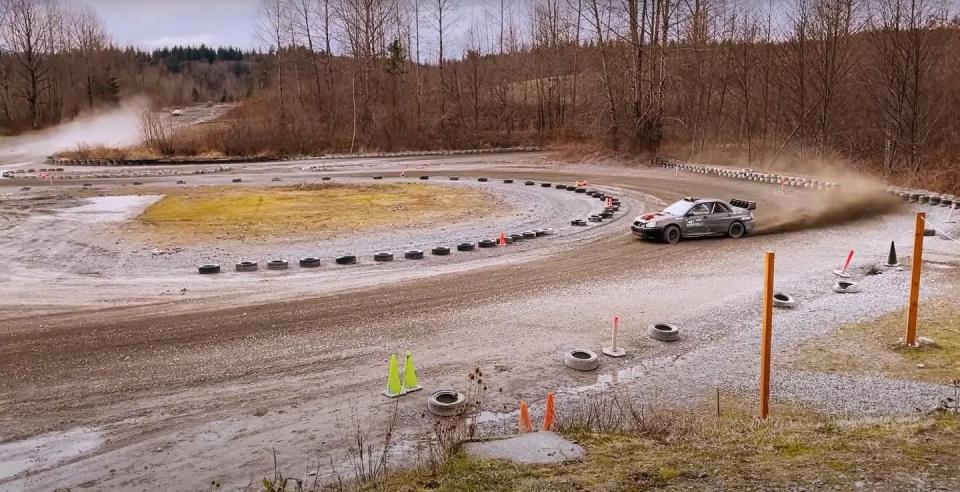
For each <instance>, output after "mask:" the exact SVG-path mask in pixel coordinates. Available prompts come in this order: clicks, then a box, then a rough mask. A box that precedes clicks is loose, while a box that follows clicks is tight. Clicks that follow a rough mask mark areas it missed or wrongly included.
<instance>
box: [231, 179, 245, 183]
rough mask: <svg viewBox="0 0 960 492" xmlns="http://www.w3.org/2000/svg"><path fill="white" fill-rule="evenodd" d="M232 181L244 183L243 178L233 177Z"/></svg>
mask: <svg viewBox="0 0 960 492" xmlns="http://www.w3.org/2000/svg"><path fill="white" fill-rule="evenodd" d="M232 181H233V182H234V183H242V182H243V178H233V180H232Z"/></svg>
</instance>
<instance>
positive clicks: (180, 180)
mask: <svg viewBox="0 0 960 492" xmlns="http://www.w3.org/2000/svg"><path fill="white" fill-rule="evenodd" d="M177 184H178V185H185V184H187V182H186V181H184V180H182V179H178V180H177Z"/></svg>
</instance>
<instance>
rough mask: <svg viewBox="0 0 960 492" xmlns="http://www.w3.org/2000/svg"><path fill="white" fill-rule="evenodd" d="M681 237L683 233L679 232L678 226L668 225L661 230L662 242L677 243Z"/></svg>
mask: <svg viewBox="0 0 960 492" xmlns="http://www.w3.org/2000/svg"><path fill="white" fill-rule="evenodd" d="M682 238H683V235H682V234H681V233H680V228H679V227H677V226H675V225H668V226H667V227H666V228H665V229H664V230H663V242H665V243H667V244H677V243H679V242H680V239H682Z"/></svg>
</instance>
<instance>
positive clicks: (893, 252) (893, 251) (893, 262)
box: [887, 241, 900, 267]
mask: <svg viewBox="0 0 960 492" xmlns="http://www.w3.org/2000/svg"><path fill="white" fill-rule="evenodd" d="M887 266H888V267H895V266H900V262H899V261H897V247H896V246H895V245H894V244H893V241H890V256H888V257H887Z"/></svg>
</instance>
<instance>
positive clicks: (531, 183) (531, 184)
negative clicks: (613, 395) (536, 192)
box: [523, 181, 537, 186]
mask: <svg viewBox="0 0 960 492" xmlns="http://www.w3.org/2000/svg"><path fill="white" fill-rule="evenodd" d="M523 184H525V185H527V186H533V185H535V184H537V183H534V182H533V181H527V182H525V183H523Z"/></svg>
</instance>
